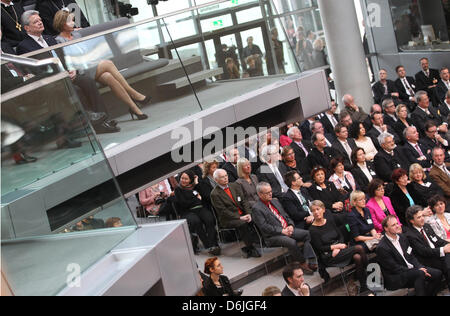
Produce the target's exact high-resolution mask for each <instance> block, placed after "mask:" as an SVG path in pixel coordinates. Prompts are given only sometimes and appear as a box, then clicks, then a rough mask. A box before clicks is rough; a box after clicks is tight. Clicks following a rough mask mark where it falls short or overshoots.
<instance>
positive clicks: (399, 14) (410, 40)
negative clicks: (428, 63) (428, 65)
mask: <svg viewBox="0 0 450 316" xmlns="http://www.w3.org/2000/svg"><path fill="white" fill-rule="evenodd" d="M390 7H391V13H392V22H393V24H394V31H395V36H396V39H397V45H398V47H399V50H401V51H404V50H423V49H426V50H429V49H432V50H448V49H450V45H449V43H448V40H449V28H450V25H449V16H450V8H449V3H448V1H446V0H430V1H413V0H390Z"/></svg>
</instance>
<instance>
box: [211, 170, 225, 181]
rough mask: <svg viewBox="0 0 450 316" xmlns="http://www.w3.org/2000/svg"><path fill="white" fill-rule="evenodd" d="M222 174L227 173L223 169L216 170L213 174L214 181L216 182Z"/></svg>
mask: <svg viewBox="0 0 450 316" xmlns="http://www.w3.org/2000/svg"><path fill="white" fill-rule="evenodd" d="M222 172H225V173H227V171H226V170H224V169H216V171H214V173H213V178H214V180H216V181H217V179H219V176H220V173H222Z"/></svg>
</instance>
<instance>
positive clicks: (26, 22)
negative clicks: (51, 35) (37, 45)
mask: <svg viewBox="0 0 450 316" xmlns="http://www.w3.org/2000/svg"><path fill="white" fill-rule="evenodd" d="M36 14H37V15H39V11H36V10H28V11H25V12H24V13H23V14H22V17H21V18H20V20H21V21H22V25H30V17H32V16H33V15H36Z"/></svg>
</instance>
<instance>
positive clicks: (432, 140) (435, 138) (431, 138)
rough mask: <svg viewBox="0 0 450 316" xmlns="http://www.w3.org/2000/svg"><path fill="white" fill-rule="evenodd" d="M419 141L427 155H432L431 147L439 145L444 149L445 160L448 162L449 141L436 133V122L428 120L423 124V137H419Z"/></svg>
mask: <svg viewBox="0 0 450 316" xmlns="http://www.w3.org/2000/svg"><path fill="white" fill-rule="evenodd" d="M419 143H420V144H421V145H422V146H423V147H424V148H425V151H426V153H427V155H429V156H432V152H433V149H434V148H435V147H439V148H442V149H444V151H445V161H446V162H450V154H449V152H448V151H449V149H450V147H449V141H448V140H447V139H445V138H444V137H442V135H441V134H439V133H438V127H437V124H436V123H435V122H434V121H428V122H427V123H426V124H425V137H421V138H420V139H419Z"/></svg>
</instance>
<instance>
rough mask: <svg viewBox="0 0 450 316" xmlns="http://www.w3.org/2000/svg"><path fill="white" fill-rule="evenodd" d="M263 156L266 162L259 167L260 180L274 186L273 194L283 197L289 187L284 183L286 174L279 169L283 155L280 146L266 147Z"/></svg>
mask: <svg viewBox="0 0 450 316" xmlns="http://www.w3.org/2000/svg"><path fill="white" fill-rule="evenodd" d="M261 156H262V157H261V158H262V160H263V161H264V163H263V164H262V165H261V167H259V169H258V172H257V176H258V181H260V182H267V183H269V184H270V185H271V186H272V189H273V195H274V196H275V197H276V198H281V197H282V196H283V193H285V192H287V190H289V187H288V186H287V185H286V184H285V183H284V178H283V177H284V175H283V174H282V173H281V171H280V169H279V165H280V160H281V156H280V153H279V151H278V147H277V146H274V145H268V146H266V147H264V149H263V151H262V153H261Z"/></svg>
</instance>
